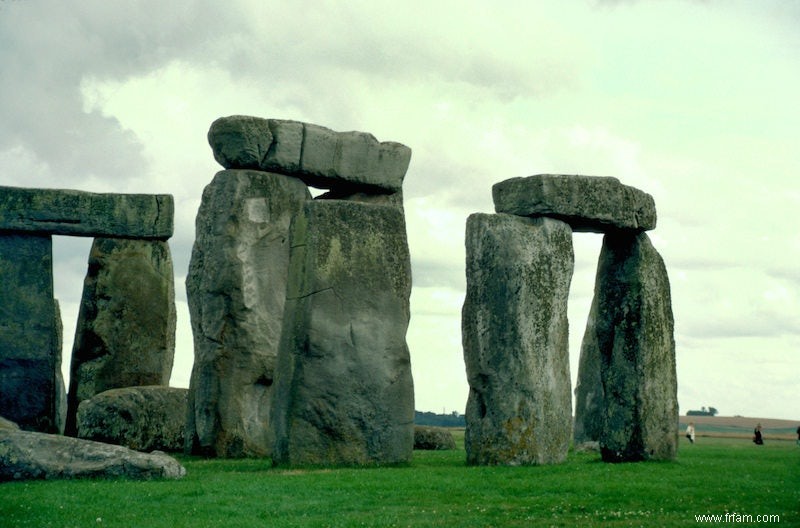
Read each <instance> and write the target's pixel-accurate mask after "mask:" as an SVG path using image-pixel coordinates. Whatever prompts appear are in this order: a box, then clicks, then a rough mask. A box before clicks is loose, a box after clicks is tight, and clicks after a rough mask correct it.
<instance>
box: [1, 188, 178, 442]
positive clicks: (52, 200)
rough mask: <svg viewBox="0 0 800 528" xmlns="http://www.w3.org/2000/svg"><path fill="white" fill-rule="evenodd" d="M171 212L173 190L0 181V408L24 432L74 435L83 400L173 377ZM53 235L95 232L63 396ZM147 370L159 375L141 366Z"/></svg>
mask: <svg viewBox="0 0 800 528" xmlns="http://www.w3.org/2000/svg"><path fill="white" fill-rule="evenodd" d="M173 216H174V205H173V199H172V196H169V195H143V194H114V193H107V194H97V193H89V192H84V191H73V190H55V189H23V188H17V187H0V279H1V280H0V288H2V293H3V295H2V299H3V302H2V305H0V414H2V415H5V416H6V417H7V418H9V419H12V420H14V421H15V422H16V423H18V424H19V425H20V427H22V428H23V429H25V430H31V431H39V432H44V433H57V432H61V431H64V430H65V427H66V430H67V432H68V433H70V434H72V435H74V434H75V432H76V431H75V427H74V422H75V412H76V411H77V404H78V403H79V398H88V397H91V396H93V395H94V394H97V393H98V392H101V391H102V390H106V389H109V388H116V387H125V386H131V385H140V384H142V382H143V381H147V382H150V383H162V384H166V383H167V382H168V381H169V376H170V371H171V368H172V356H173V354H174V343H175V307H174V286H173V284H174V278H173V271H172V260H171V257H170V254H169V246H168V245H167V243H166V240H167V239H168V238H170V237H171V236H172V230H173ZM53 235H70V236H87V237H95V241H94V245H93V246H92V253H91V255H90V259H89V266H88V268H89V269H88V272H87V280H86V283H85V287H84V292H83V299H82V302H81V305H82V308H81V316H80V320H81V324H82V326H81V328H80V329H79V330H78V333H77V335H76V339H75V348H74V350H73V365H72V369H71V371H72V374H73V376H72V379H71V382H70V394H69V397H67V396H66V395H65V389H64V382H63V379H62V377H61V339H62V338H61V318H60V314H59V311H58V304H57V301H56V300H55V299H54V298H53V267H52V236H53ZM155 342H158V344H155ZM142 354H145V355H148V356H149V358H146V357H145V356H143V355H142ZM109 356H110V357H111V358H112V359H111V360H110V361H109V360H108V357H109ZM76 358H77V359H76ZM154 363H155V364H154ZM152 370H157V371H158V373H157V375H156V376H155V377H154V376H151V375H150V374H148V373H146V372H145V371H152Z"/></svg>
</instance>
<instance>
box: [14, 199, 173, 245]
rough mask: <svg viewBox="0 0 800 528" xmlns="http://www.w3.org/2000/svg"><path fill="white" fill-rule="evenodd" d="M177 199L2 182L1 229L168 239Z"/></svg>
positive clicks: (57, 233)
mask: <svg viewBox="0 0 800 528" xmlns="http://www.w3.org/2000/svg"><path fill="white" fill-rule="evenodd" d="M174 207H175V206H174V203H173V199H172V196H171V195H168V194H113V193H106V194H97V193H90V192H84V191H74V190H61V189H27V188H20V187H2V186H0V230H6V231H26V232H34V233H45V234H54V235H74V236H88V237H103V236H110V237H122V238H146V239H151V238H155V239H161V240H166V239H168V238H169V237H171V236H172V230H173V216H174Z"/></svg>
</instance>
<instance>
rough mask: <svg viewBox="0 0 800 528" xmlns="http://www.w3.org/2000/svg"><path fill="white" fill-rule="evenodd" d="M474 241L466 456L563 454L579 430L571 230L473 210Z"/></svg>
mask: <svg viewBox="0 0 800 528" xmlns="http://www.w3.org/2000/svg"><path fill="white" fill-rule="evenodd" d="M466 247H467V292H466V298H465V300H464V307H463V312H462V339H463V345H464V361H465V363H466V368H467V380H468V382H469V386H470V391H469V397H468V400H467V408H466V416H465V418H466V424H467V426H466V433H465V448H466V451H467V462H468V463H469V464H477V465H499V464H503V465H523V464H550V463H558V462H562V461H564V460H565V459H566V456H567V451H568V449H569V443H570V440H571V438H572V423H571V422H572V418H571V416H572V404H571V393H570V375H569V350H568V321H567V297H568V294H569V285H570V282H571V280H572V272H573V266H574V258H573V250H572V231H571V230H570V228H569V226H568V225H567V224H565V223H563V222H561V221H559V220H554V219H550V218H537V219H529V218H522V217H516V216H511V215H505V214H497V215H487V214H473V215H471V216H470V217H469V218H468V220H467V230H466Z"/></svg>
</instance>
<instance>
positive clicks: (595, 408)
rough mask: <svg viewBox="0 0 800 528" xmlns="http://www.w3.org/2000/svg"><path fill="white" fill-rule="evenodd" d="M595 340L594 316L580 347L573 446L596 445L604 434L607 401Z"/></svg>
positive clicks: (588, 323) (587, 325)
mask: <svg viewBox="0 0 800 528" xmlns="http://www.w3.org/2000/svg"><path fill="white" fill-rule="evenodd" d="M595 337H596V334H595V329H594V317H592V316H591V315H590V317H589V320H588V321H587V323H586V331H585V332H584V335H583V343H582V344H581V355H580V360H579V362H578V382H577V384H576V385H575V425H574V428H573V440H574V442H575V445H576V446H580V445H581V444H587V443H592V444H593V443H595V442H597V441H598V440H599V439H600V435H601V434H602V431H603V415H604V413H603V411H604V409H605V406H606V401H605V395H604V394H603V382H602V379H601V377H600V350H599V348H598V347H597V341H596V339H595Z"/></svg>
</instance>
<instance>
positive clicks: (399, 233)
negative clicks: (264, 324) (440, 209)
mask: <svg viewBox="0 0 800 528" xmlns="http://www.w3.org/2000/svg"><path fill="white" fill-rule="evenodd" d="M291 244H292V250H291V264H290V266H289V284H288V289H287V292H286V297H287V302H286V314H285V316H284V325H283V335H282V339H281V346H280V353H279V357H278V371H277V373H276V381H275V396H274V399H273V408H272V416H271V420H272V430H273V434H274V437H275V444H274V452H273V461H274V462H275V463H276V464H279V465H318V464H319V465H371V464H396V463H407V462H409V461H410V460H411V454H412V448H413V442H414V425H413V419H414V392H413V381H412V377H411V366H410V359H409V351H408V347H407V345H406V329H407V327H408V322H409V313H410V312H409V296H410V293H411V266H410V258H409V252H408V242H407V238H406V231H405V222H404V220H403V215H402V212H401V211H400V210H399V209H398V208H396V207H391V206H383V205H374V204H366V203H359V202H348V201H340V200H315V201H312V202H308V203H306V204H305V206H304V208H303V210H302V212H301V213H299V214H298V216H297V217H296V218H295V219H294V222H293V226H292V235H291Z"/></svg>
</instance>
